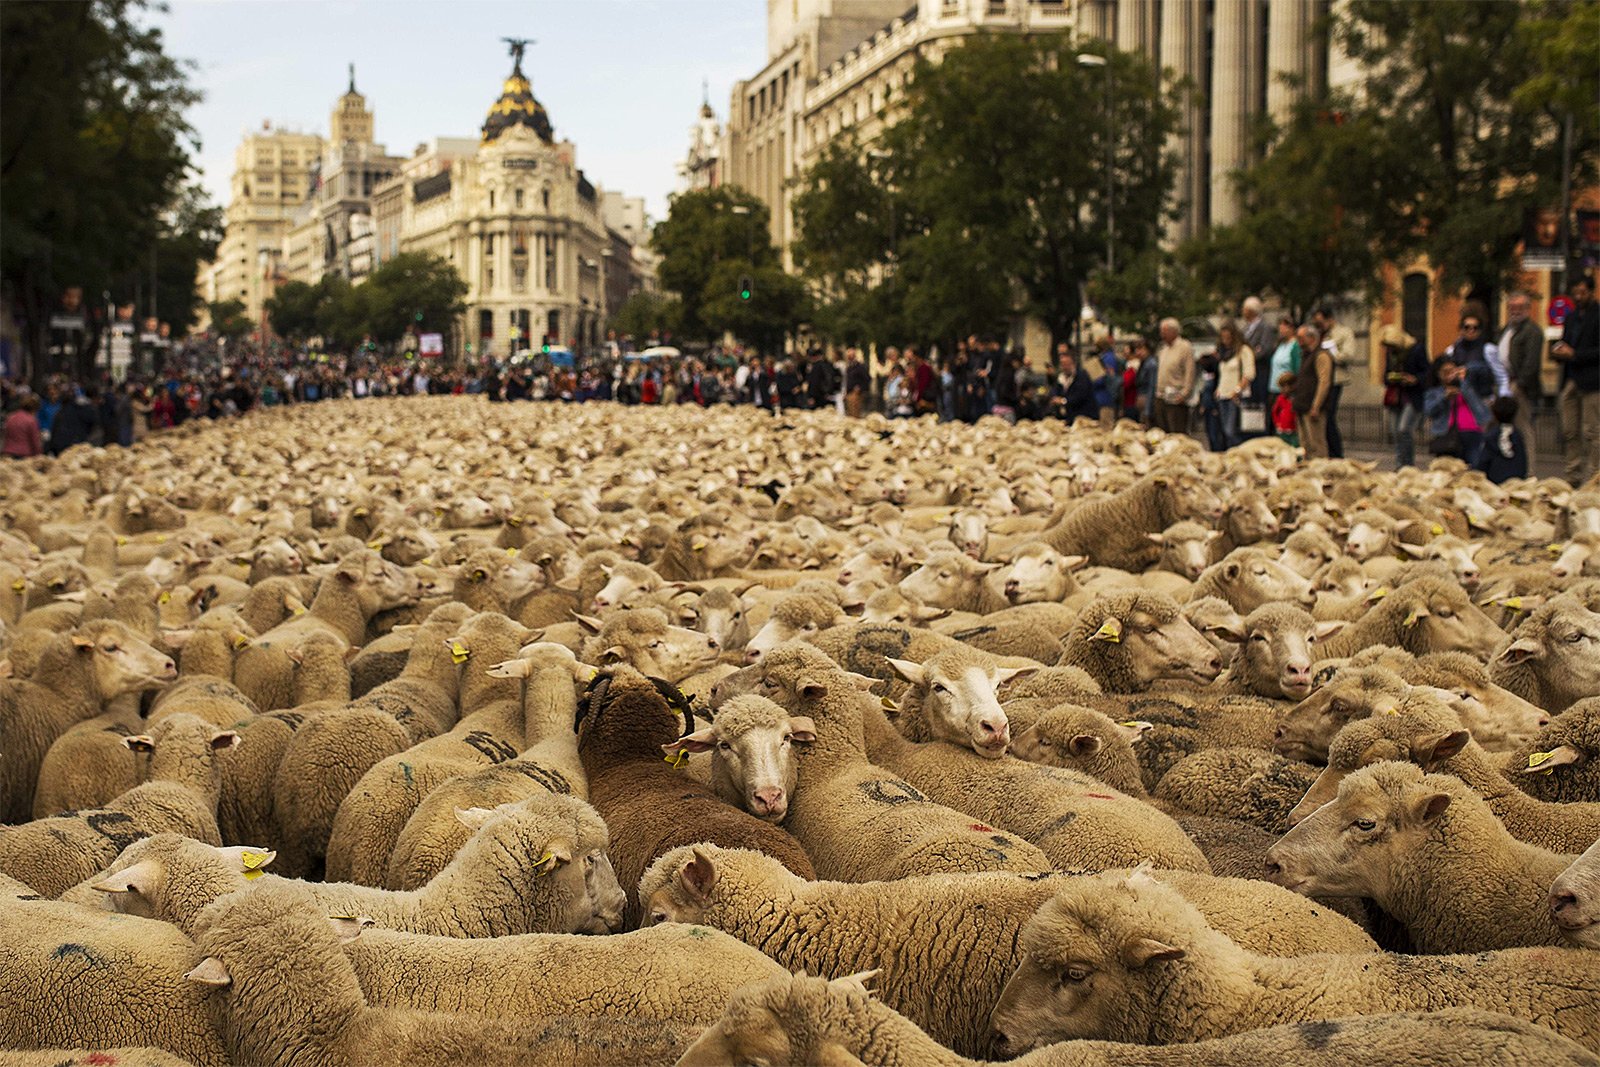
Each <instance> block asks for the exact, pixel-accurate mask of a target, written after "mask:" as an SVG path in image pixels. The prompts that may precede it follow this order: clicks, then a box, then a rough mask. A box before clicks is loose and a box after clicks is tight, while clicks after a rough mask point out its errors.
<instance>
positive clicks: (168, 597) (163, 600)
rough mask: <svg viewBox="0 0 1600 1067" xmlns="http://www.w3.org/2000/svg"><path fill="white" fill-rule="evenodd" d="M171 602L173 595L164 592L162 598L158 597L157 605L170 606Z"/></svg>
mask: <svg viewBox="0 0 1600 1067" xmlns="http://www.w3.org/2000/svg"><path fill="white" fill-rule="evenodd" d="M171 602H172V594H171V593H168V592H163V593H162V594H161V595H160V596H158V597H156V603H157V604H170V603H171Z"/></svg>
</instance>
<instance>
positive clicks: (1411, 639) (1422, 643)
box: [1316, 576, 1538, 703]
mask: <svg viewBox="0 0 1600 1067" xmlns="http://www.w3.org/2000/svg"><path fill="white" fill-rule="evenodd" d="M1504 639H1505V634H1504V633H1503V632H1502V631H1501V630H1500V627H1498V626H1496V625H1495V624H1494V621H1493V620H1492V619H1490V618H1489V616H1487V615H1485V614H1484V613H1483V609H1481V608H1479V607H1478V606H1477V605H1476V604H1474V603H1473V602H1472V601H1471V599H1469V598H1468V597H1467V594H1466V593H1465V592H1463V591H1462V589H1461V586H1459V585H1457V584H1456V582H1455V581H1454V580H1453V579H1444V578H1438V577H1432V576H1424V577H1420V578H1415V579H1413V580H1411V581H1409V582H1407V583H1405V584H1404V585H1402V586H1400V587H1399V588H1397V589H1395V590H1394V591H1393V592H1391V593H1389V594H1387V595H1386V596H1384V597H1383V598H1382V599H1381V600H1379V601H1378V603H1377V604H1376V605H1374V606H1373V607H1372V609H1371V610H1369V611H1368V612H1367V613H1366V614H1365V615H1363V616H1361V618H1360V619H1359V620H1357V621H1356V622H1354V623H1352V624H1351V625H1350V626H1349V627H1347V628H1346V629H1344V630H1343V631H1341V632H1340V633H1339V635H1338V636H1337V637H1334V638H1331V639H1330V640H1328V641H1325V642H1322V643H1321V645H1320V646H1319V647H1318V650H1317V654H1316V658H1317V659H1319V660H1320V659H1335V658H1338V657H1341V656H1349V655H1352V654H1354V653H1356V652H1359V651H1360V650H1362V649H1364V648H1367V647H1369V646H1374V645H1392V646H1394V647H1395V648H1400V649H1404V650H1406V651H1407V652H1410V653H1412V654H1413V655H1422V654H1424V653H1427V652H1452V651H1455V652H1467V653H1470V654H1472V655H1475V656H1478V657H1480V658H1483V659H1487V658H1488V657H1489V656H1490V655H1491V654H1493V653H1494V651H1495V648H1496V646H1497V645H1499V644H1500V643H1501V642H1503V641H1504ZM1507 688H1510V687H1509V686H1508V687H1507ZM1513 691H1514V690H1513ZM1523 695H1526V694H1523ZM1534 703H1538V701H1534Z"/></svg>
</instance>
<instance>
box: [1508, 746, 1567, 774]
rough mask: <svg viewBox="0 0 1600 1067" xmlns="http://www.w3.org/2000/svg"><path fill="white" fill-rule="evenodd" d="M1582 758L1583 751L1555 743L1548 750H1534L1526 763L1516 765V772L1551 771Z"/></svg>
mask: <svg viewBox="0 0 1600 1067" xmlns="http://www.w3.org/2000/svg"><path fill="white" fill-rule="evenodd" d="M1581 759H1583V753H1581V752H1579V751H1578V750H1577V749H1575V748H1573V747H1572V746H1571V745H1557V746H1556V747H1555V748H1552V749H1551V750H1550V751H1549V752H1534V753H1531V754H1530V755H1529V756H1528V765H1527V766H1526V767H1518V768H1517V773H1518V774H1543V773H1545V772H1547V771H1553V770H1555V769H1556V768H1557V767H1565V766H1566V765H1567V764H1569V763H1577V762H1578V761H1579V760H1581Z"/></svg>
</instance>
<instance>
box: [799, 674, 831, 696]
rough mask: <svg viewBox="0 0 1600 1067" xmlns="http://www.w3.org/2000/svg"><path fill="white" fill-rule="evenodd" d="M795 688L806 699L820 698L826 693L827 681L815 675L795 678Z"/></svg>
mask: <svg viewBox="0 0 1600 1067" xmlns="http://www.w3.org/2000/svg"><path fill="white" fill-rule="evenodd" d="M795 688H796V690H797V691H798V692H799V693H800V695H801V696H803V697H805V698H806V699H807V700H821V699H822V698H823V697H825V696H827V695H828V686H827V683H825V682H823V681H822V680H821V679H819V678H817V677H815V676H811V677H801V678H798V679H796V681H795Z"/></svg>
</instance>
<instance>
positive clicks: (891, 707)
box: [878, 697, 900, 711]
mask: <svg viewBox="0 0 1600 1067" xmlns="http://www.w3.org/2000/svg"><path fill="white" fill-rule="evenodd" d="M878 703H879V704H881V705H883V710H884V711H899V710H900V705H899V704H896V703H895V702H894V701H892V700H890V699H889V698H888V697H879V698H878Z"/></svg>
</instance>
